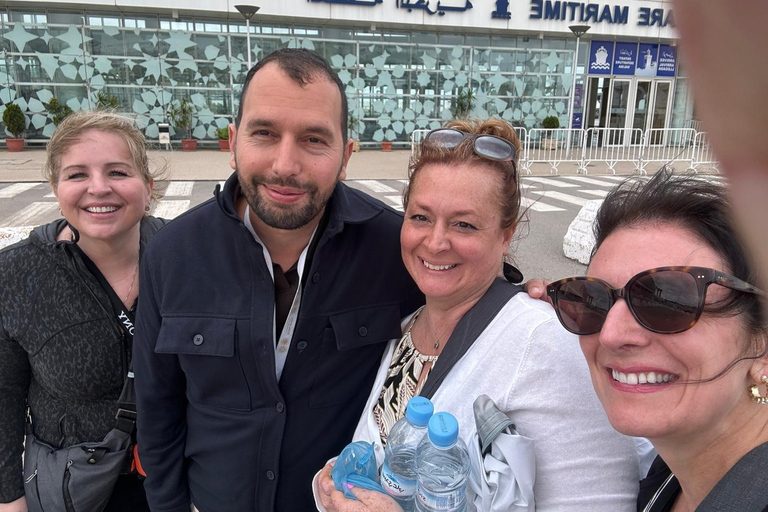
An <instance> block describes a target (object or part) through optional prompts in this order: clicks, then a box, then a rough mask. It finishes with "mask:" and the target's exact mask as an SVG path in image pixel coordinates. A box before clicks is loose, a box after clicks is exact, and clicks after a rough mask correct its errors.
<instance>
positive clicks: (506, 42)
mask: <svg viewBox="0 0 768 512" xmlns="http://www.w3.org/2000/svg"><path fill="white" fill-rule="evenodd" d="M491 45H492V46H495V47H498V48H514V47H515V46H517V38H516V37H509V36H493V37H492V38H491Z"/></svg>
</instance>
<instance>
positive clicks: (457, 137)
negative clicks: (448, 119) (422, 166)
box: [424, 128, 517, 162]
mask: <svg viewBox="0 0 768 512" xmlns="http://www.w3.org/2000/svg"><path fill="white" fill-rule="evenodd" d="M465 139H473V146H472V147H473V148H474V150H475V154H476V155H478V156H481V157H483V158H487V159H489V160H497V161H499V162H509V161H514V160H515V157H516V156H517V148H516V147H515V145H514V144H512V143H511V142H510V141H508V140H506V139H502V138H501V137H497V136H495V135H489V134H486V133H467V132H463V131H461V130H456V129H455V128H438V129H436V130H432V131H431V132H429V133H428V134H427V135H426V136H425V137H424V143H427V144H436V145H439V146H442V147H444V148H448V149H453V148H456V147H458V146H459V144H461V143H462V142H464V140H465Z"/></svg>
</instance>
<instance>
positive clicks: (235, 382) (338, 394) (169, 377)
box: [133, 50, 423, 512]
mask: <svg viewBox="0 0 768 512" xmlns="http://www.w3.org/2000/svg"><path fill="white" fill-rule="evenodd" d="M347 117H348V114H347V104H346V97H345V95H344V88H343V86H342V84H341V82H340V81H339V79H338V77H337V76H336V75H335V73H334V72H333V71H332V69H331V68H330V67H329V66H328V64H327V63H326V62H325V61H324V60H323V59H322V58H321V57H319V56H318V55H317V54H314V53H312V52H308V51H306V50H280V51H278V52H275V53H273V54H271V55H269V56H267V57H266V58H265V59H263V60H262V61H260V62H259V64H257V65H256V66H255V67H254V68H253V69H251V70H250V72H249V73H248V76H247V78H246V82H245V85H244V87H243V93H242V97H241V102H240V111H239V112H238V116H237V119H236V122H235V125H234V126H230V128H229V130H230V142H231V147H232V151H231V162H230V165H231V166H232V168H233V169H235V171H236V172H235V173H234V174H233V175H232V176H231V177H230V178H229V180H228V181H227V182H226V184H225V186H224V189H223V190H222V191H218V190H217V193H216V197H215V198H214V199H212V200H210V201H208V202H206V203H204V204H202V205H200V206H199V207H197V208H195V209H193V210H191V211H189V212H187V213H186V214H184V215H182V216H181V217H179V218H178V219H176V220H175V221H174V222H172V223H170V224H169V225H168V226H166V227H165V228H164V229H163V230H161V231H160V232H159V233H158V234H157V235H156V236H155V238H154V239H153V241H152V243H151V244H150V246H149V247H148V248H147V250H146V254H145V255H144V258H143V264H142V269H141V283H140V286H141V300H140V301H139V311H138V319H137V327H136V335H135V345H134V358H133V368H134V372H135V375H136V393H137V405H138V411H139V421H138V441H139V451H140V456H141V461H142V465H143V467H144V469H145V471H146V473H147V480H146V485H145V489H146V492H147V497H148V499H149V503H150V506H151V507H152V510H153V511H155V512H169V511H173V512H182V511H183V512H187V511H189V504H190V501H191V502H193V503H194V504H195V505H196V507H197V508H198V509H199V510H201V511H202V512H217V511H221V512H223V511H234V512H249V511H255V510H260V511H271V510H284V511H304V510H311V509H312V508H313V507H314V505H313V503H314V502H313V500H312V491H311V480H312V475H313V474H314V473H315V472H316V471H317V470H319V469H320V468H322V467H323V465H324V464H325V462H326V460H327V459H328V458H330V457H332V456H334V455H337V454H338V453H339V452H340V451H341V449H342V448H343V447H344V446H345V445H346V443H348V442H349V441H350V440H351V436H352V433H353V431H354V428H355V425H356V423H357V420H358V418H359V416H360V414H361V412H362V408H363V405H364V404H365V400H366V398H367V395H368V392H369V390H370V388H371V386H372V384H373V381H374V377H375V374H376V370H377V368H378V366H379V362H380V358H381V355H382V352H383V349H384V346H385V344H386V341H387V340H389V339H391V338H396V337H399V336H400V334H401V333H400V319H401V318H402V317H403V316H405V315H406V314H408V313H410V312H412V311H414V310H415V309H416V307H417V306H418V305H419V304H420V303H421V302H422V301H423V297H422V295H421V294H420V292H419V291H418V289H417V288H416V286H415V284H414V283H413V281H412V280H411V279H410V276H409V275H408V274H407V272H406V270H405V268H404V266H403V264H402V262H401V259H400V244H399V231H400V226H401V223H402V217H401V215H400V214H398V213H397V212H395V211H394V210H392V209H390V208H388V207H386V206H385V205H383V204H382V203H380V202H378V201H376V200H375V199H372V198H371V197H369V196H367V195H365V194H363V193H361V192H358V191H356V190H354V189H351V188H348V187H346V186H345V185H344V184H342V183H341V180H343V179H344V173H345V168H346V165H347V162H348V160H349V157H350V155H351V151H352V142H351V141H349V140H347V137H346V131H347V129H346V124H347V121H346V120H347Z"/></svg>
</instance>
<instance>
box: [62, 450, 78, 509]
mask: <svg viewBox="0 0 768 512" xmlns="http://www.w3.org/2000/svg"><path fill="white" fill-rule="evenodd" d="M72 464H73V462H72V461H71V460H70V461H68V462H67V467H66V468H65V469H64V481H63V483H62V487H63V489H62V492H63V493H64V508H65V509H66V511H67V512H75V506H74V505H73V504H72V495H71V494H70V493H69V480H70V479H71V478H72V474H71V473H70V472H69V467H70V466H71V465H72Z"/></svg>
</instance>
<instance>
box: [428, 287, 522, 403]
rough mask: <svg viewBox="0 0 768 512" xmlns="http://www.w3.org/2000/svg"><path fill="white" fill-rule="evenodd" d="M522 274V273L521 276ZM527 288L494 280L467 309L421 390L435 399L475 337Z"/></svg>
mask: <svg viewBox="0 0 768 512" xmlns="http://www.w3.org/2000/svg"><path fill="white" fill-rule="evenodd" d="M521 277H522V275H521ZM521 291H523V287H522V286H518V285H516V284H511V283H508V282H506V281H504V280H502V279H496V280H495V281H494V282H493V283H491V287H490V288H488V291H486V292H485V294H484V295H483V296H482V297H481V298H480V300H479V301H477V304H475V305H474V306H472V309H470V310H469V311H467V312H466V313H465V314H464V316H463V317H462V318H461V320H459V323H458V324H456V327H455V328H454V329H453V333H452V334H451V336H450V338H448V341H447V342H446V343H445V348H444V349H443V352H442V353H441V354H440V357H439V358H438V359H437V362H436V363H435V367H434V368H433V369H432V371H430V372H429V376H428V377H427V382H425V383H424V387H423V388H422V389H421V393H419V394H420V395H421V396H424V397H427V398H432V396H433V395H434V394H435V392H436V391H437V388H439V387H440V384H441V383H442V382H443V379H445V377H446V375H448V372H450V371H451V368H453V365H455V364H456V362H457V361H458V360H459V359H461V358H462V356H463V355H464V354H465V353H466V352H467V350H469V347H471V346H472V345H473V344H474V343H475V340H476V339H477V338H478V336H480V335H481V334H482V333H483V331H484V330H485V328H486V327H488V324H490V323H491V321H493V319H494V318H496V315H497V314H499V311H501V308H503V307H504V305H505V304H506V303H507V302H509V299H511V298H512V297H514V296H515V295H517V294H518V293H520V292H521Z"/></svg>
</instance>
